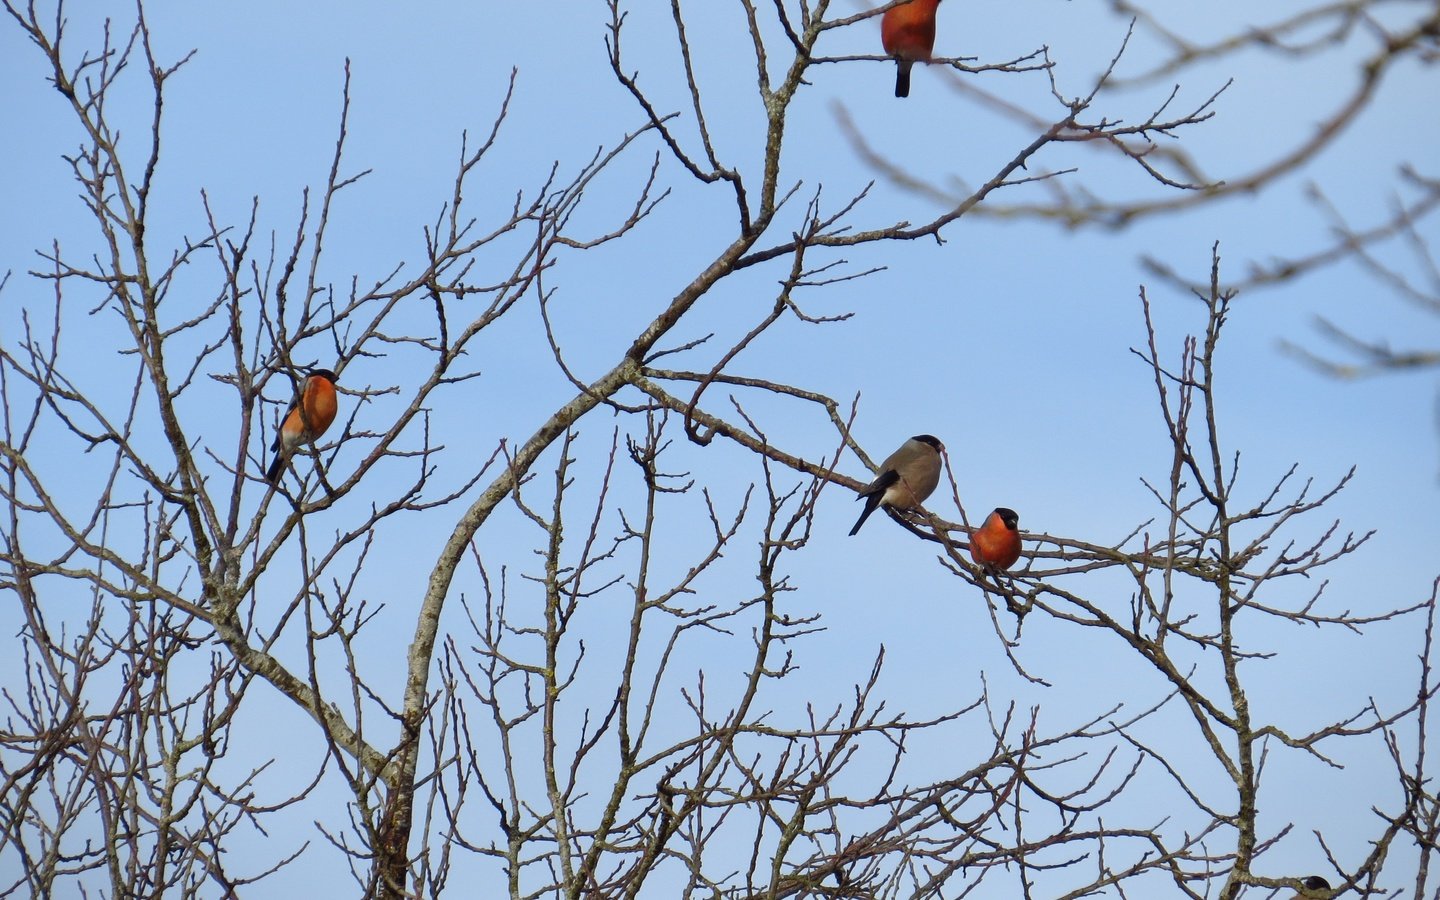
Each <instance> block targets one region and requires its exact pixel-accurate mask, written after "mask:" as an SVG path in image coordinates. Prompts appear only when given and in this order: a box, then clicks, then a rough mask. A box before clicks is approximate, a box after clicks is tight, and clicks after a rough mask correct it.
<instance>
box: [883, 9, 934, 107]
mask: <svg viewBox="0 0 1440 900" xmlns="http://www.w3.org/2000/svg"><path fill="white" fill-rule="evenodd" d="M939 8H940V0H910V2H909V3H902V4H900V5H899V6H896V7H892V8H891V9H888V10H886V11H885V15H884V16H883V17H882V18H881V19H880V43H881V45H883V46H884V47H885V52H886V53H888V54H890V55H891V56H893V57H895V62H896V65H897V66H898V67H899V71H897V72H896V73H895V96H897V97H908V96H910V67H911V66H913V65H915V63H917V62H925V61H927V60H929V59H930V52H931V51H932V50H934V49H935V11H936V10H938V9H939Z"/></svg>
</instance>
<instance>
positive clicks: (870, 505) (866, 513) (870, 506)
mask: <svg viewBox="0 0 1440 900" xmlns="http://www.w3.org/2000/svg"><path fill="white" fill-rule="evenodd" d="M884 494H885V492H884V491H879V492H877V493H874V494H871V495H870V496H868V497H866V498H865V509H864V510H863V511H862V512H861V513H860V518H858V519H856V520H855V527H854V528H852V529H850V536H851V537H854V536H855V533H856V532H857V531H859V530H860V526H861V525H864V524H865V520H866V519H868V518H870V514H871V513H873V512H874V511H875V509H876V507H878V506H879V505H880V498H881V497H882V496H884Z"/></svg>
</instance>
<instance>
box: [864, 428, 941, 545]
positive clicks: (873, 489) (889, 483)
mask: <svg viewBox="0 0 1440 900" xmlns="http://www.w3.org/2000/svg"><path fill="white" fill-rule="evenodd" d="M944 449H945V445H944V444H942V443H940V439H939V438H937V437H935V436H934V435H932V434H917V435H915V436H914V437H912V438H911V439H910V440H908V441H906V442H905V443H903V444H901V445H900V449H899V450H896V451H895V452H894V453H892V454H890V455H889V456H887V457H885V461H884V462H883V463H881V464H880V474H879V475H876V476H875V480H874V481H872V482H870V483H869V484H867V485H866V486H865V490H863V491H861V492H860V493H859V494H858V495H856V497H855V499H856V500H859V499H860V498H861V497H864V498H865V509H864V511H863V512H861V513H860V518H859V520H857V521H856V522H855V527H854V528H852V529H850V534H851V535H852V536H853V535H854V534H855V532H857V531H859V530H860V526H861V525H864V524H865V520H866V519H868V518H870V514H871V513H873V512H874V511H875V509H876V508H877V507H879V506H882V505H883V506H890V507H894V508H895V509H910V508H911V507H914V506H918V505H920V504H921V503H923V502H924V501H925V498H926V497H928V496H930V494H931V493H932V492H933V491H934V490H935V486H936V485H938V484H939V483H940V451H941V450H944Z"/></svg>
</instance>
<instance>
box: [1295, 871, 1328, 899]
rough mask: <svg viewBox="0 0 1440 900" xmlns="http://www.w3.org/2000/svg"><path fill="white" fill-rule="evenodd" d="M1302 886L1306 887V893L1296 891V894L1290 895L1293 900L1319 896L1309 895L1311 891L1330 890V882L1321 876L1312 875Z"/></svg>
mask: <svg viewBox="0 0 1440 900" xmlns="http://www.w3.org/2000/svg"><path fill="white" fill-rule="evenodd" d="M1301 884H1303V885H1305V890H1306V893H1304V894H1302V893H1300V892H1299V891H1296V892H1295V893H1293V894H1291V895H1290V896H1291V898H1292V900H1305V898H1306V897H1314V896H1317V895H1316V894H1313V893H1309V892H1311V891H1317V892H1318V891H1328V890H1330V882H1328V881H1326V880H1325V879H1323V878H1321V877H1320V876H1319V875H1311V876H1310V877H1309V878H1307V879H1305V880H1304V881H1303V882H1301Z"/></svg>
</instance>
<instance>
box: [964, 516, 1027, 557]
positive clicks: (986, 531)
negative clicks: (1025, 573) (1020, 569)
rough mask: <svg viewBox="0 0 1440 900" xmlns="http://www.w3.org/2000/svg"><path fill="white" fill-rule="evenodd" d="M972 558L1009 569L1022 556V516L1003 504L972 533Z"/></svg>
mask: <svg viewBox="0 0 1440 900" xmlns="http://www.w3.org/2000/svg"><path fill="white" fill-rule="evenodd" d="M970 558H971V559H973V560H975V562H976V563H977V564H978V565H982V566H994V567H995V568H997V569H1008V568H1010V567H1011V566H1013V565H1015V560H1017V559H1019V558H1020V516H1018V515H1017V514H1016V513H1015V510H1013V509H1006V508H1005V507H1003V506H997V507H995V511H994V512H992V513H990V515H988V516H986V517H985V523H984V524H983V525H981V526H980V527H979V528H977V529H975V533H974V534H972V535H970Z"/></svg>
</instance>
